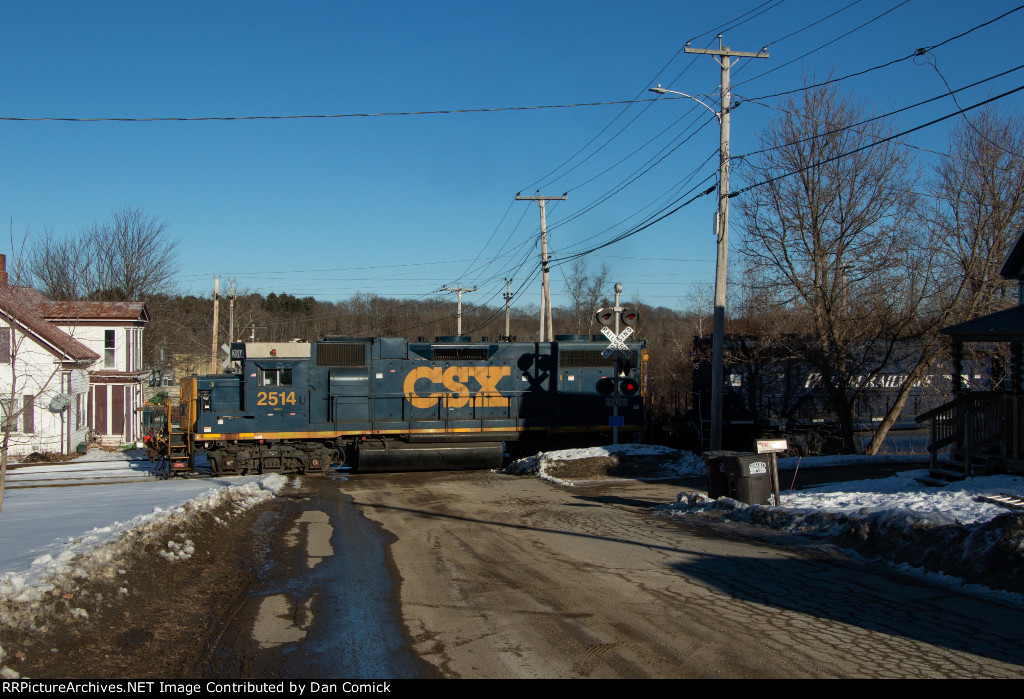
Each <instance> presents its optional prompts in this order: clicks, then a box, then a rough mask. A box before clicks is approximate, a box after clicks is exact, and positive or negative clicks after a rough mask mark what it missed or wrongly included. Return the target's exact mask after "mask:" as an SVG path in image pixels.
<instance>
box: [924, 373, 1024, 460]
mask: <svg viewBox="0 0 1024 699" xmlns="http://www.w3.org/2000/svg"><path fill="white" fill-rule="evenodd" d="M917 422H918V423H919V424H920V423H924V422H928V423H930V433H931V438H930V440H929V444H928V452H929V467H928V470H929V472H930V474H931V475H932V477H934V478H938V479H942V480H956V479H961V478H966V477H969V476H977V475H984V474H988V473H993V472H995V471H1000V472H1011V473H1024V396H1020V395H1012V394H1007V393H1004V392H1002V391H968V392H966V393H963V394H961V395H960V396H958V397H957V398H955V399H954V400H952V401H950V402H949V403H946V404H945V405H941V406H939V407H937V408H935V409H933V410H929V411H928V412H927V413H924V414H922V415H919V416H918V417H917Z"/></svg>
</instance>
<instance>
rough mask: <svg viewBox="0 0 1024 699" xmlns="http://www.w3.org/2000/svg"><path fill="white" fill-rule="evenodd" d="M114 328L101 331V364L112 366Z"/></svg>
mask: <svg viewBox="0 0 1024 699" xmlns="http://www.w3.org/2000/svg"><path fill="white" fill-rule="evenodd" d="M114 332H115V331H114V330H104V331H103V366H104V368H106V369H113V368H114Z"/></svg>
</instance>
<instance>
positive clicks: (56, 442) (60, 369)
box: [0, 256, 100, 455]
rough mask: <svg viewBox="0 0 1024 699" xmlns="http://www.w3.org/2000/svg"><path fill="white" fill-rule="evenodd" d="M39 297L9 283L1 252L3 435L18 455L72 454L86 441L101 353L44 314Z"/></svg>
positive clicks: (0, 416) (0, 398)
mask: <svg viewBox="0 0 1024 699" xmlns="http://www.w3.org/2000/svg"><path fill="white" fill-rule="evenodd" d="M37 300H38V293H37V292H35V291H33V290H31V289H25V288H24V287H10V286H8V285H7V274H6V271H5V269H4V265H3V260H2V256H0V428H2V429H0V439H4V438H6V439H7V446H8V452H9V453H10V454H15V455H23V454H28V453H31V452H33V451H50V452H59V453H65V454H66V453H71V452H72V451H74V449H75V448H76V447H77V446H78V445H79V444H82V443H83V442H85V441H86V436H87V432H88V429H89V426H88V413H87V407H88V399H89V372H88V369H89V367H91V366H92V365H93V364H95V363H96V362H97V361H98V360H99V359H100V355H99V354H98V353H97V352H94V351H93V350H91V349H89V348H88V347H86V346H85V345H84V344H83V343H81V342H79V341H77V340H76V339H75V338H73V337H71V336H70V335H69V334H67V333H66V332H64V331H62V330H61V329H60V328H58V327H56V326H54V325H53V324H52V323H50V322H48V321H47V320H45V319H44V318H43V317H42V316H40V315H39V313H38V312H37V311H36V310H35V308H34V307H33V306H34V303H33V302H34V301H37Z"/></svg>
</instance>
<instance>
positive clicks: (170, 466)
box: [154, 402, 193, 478]
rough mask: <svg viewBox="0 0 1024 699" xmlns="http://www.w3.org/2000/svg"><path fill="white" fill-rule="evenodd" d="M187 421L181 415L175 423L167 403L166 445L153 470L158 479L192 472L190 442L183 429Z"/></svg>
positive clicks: (186, 418)
mask: <svg viewBox="0 0 1024 699" xmlns="http://www.w3.org/2000/svg"><path fill="white" fill-rule="evenodd" d="M188 424H189V419H188V417H187V416H185V415H181V416H180V417H179V419H178V421H177V422H175V421H174V419H173V416H172V415H171V405H170V402H168V403H167V422H166V425H167V443H166V446H165V448H164V449H162V450H161V451H162V454H161V457H160V463H159V464H157V467H156V469H154V472H155V475H157V476H158V477H160V478H169V477H170V476H175V475H179V474H180V475H184V474H186V473H188V472H190V471H191V470H192V464H193V461H192V458H193V454H192V442H191V440H190V439H189V434H188V431H187V430H186V429H185V427H186V426H187V425H188Z"/></svg>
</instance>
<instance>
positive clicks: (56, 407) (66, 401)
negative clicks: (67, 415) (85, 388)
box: [48, 393, 71, 413]
mask: <svg viewBox="0 0 1024 699" xmlns="http://www.w3.org/2000/svg"><path fill="white" fill-rule="evenodd" d="M69 405H71V396H69V395H68V394H67V393H58V394H57V395H55V396H54V397H53V400H51V401H50V405H49V407H48V410H49V411H50V412H51V413H59V412H61V411H63V410H67V408H68V406H69Z"/></svg>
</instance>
